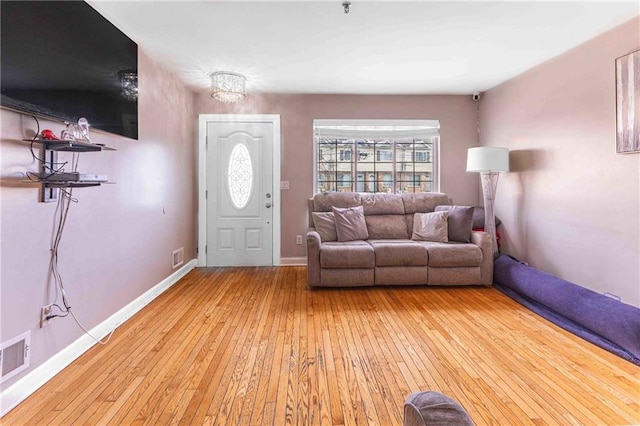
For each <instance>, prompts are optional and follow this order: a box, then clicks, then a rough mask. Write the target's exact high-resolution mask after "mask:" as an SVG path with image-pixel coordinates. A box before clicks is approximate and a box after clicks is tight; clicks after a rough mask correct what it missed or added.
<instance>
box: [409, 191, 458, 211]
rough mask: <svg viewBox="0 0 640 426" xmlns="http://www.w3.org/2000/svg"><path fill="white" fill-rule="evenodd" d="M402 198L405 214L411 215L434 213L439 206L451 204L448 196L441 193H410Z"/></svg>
mask: <svg viewBox="0 0 640 426" xmlns="http://www.w3.org/2000/svg"><path fill="white" fill-rule="evenodd" d="M400 196H401V197H402V203H403V204H404V212H405V213H410V214H414V213H428V212H432V211H434V210H435V208H436V206H438V205H441V204H449V198H448V197H447V194H443V193H441V192H416V193H412V192H408V193H405V194H400Z"/></svg>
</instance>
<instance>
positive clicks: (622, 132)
mask: <svg viewBox="0 0 640 426" xmlns="http://www.w3.org/2000/svg"><path fill="white" fill-rule="evenodd" d="M616 152H617V153H618V154H627V153H634V152H635V153H638V152H640V49H639V50H635V51H633V52H631V53H628V54H626V55H624V56H621V57H619V58H616Z"/></svg>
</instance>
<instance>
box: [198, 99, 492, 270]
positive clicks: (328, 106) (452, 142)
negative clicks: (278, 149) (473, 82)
mask: <svg viewBox="0 0 640 426" xmlns="http://www.w3.org/2000/svg"><path fill="white" fill-rule="evenodd" d="M195 110H196V113H197V114H280V120H281V135H282V167H281V179H282V180H284V181H289V182H290V190H289V191H282V233H281V238H282V257H284V258H287V257H301V256H305V249H304V246H300V245H296V244H295V236H296V235H304V233H305V231H306V229H307V204H306V200H307V198H309V197H310V196H312V195H313V120H314V119H321V118H325V119H340V118H342V119H438V120H440V126H441V129H440V166H441V167H440V182H441V191H442V192H446V193H447V194H449V196H450V197H451V198H453V201H454V202H456V203H460V204H469V205H476V204H477V203H478V201H479V199H478V191H477V188H478V176H477V174H474V173H467V172H465V167H466V156H467V148H469V147H471V146H475V145H477V143H478V136H477V131H476V129H477V126H476V124H477V104H476V103H474V102H473V101H472V100H471V96H417V95H416V96H364V95H282V94H262V95H261V94H249V96H247V99H246V100H245V101H244V102H242V103H240V104H235V105H231V106H229V105H225V104H222V103H220V102H218V101H215V100H214V99H212V98H211V97H210V96H209V94H208V93H200V94H198V95H196V107H195Z"/></svg>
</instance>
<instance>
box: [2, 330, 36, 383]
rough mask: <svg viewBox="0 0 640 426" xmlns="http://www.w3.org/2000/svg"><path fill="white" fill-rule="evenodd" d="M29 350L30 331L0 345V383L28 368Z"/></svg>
mask: <svg viewBox="0 0 640 426" xmlns="http://www.w3.org/2000/svg"><path fill="white" fill-rule="evenodd" d="M30 349H31V331H27V332H26V333H23V334H21V335H19V336H17V337H14V338H13V339H10V340H7V341H6V342H3V343H1V344H0V364H1V365H2V378H1V379H0V383H2V382H4V381H5V380H7V379H9V378H11V377H13V376H15V375H16V374H18V373H20V372H21V371H23V370H25V369H27V368H28V367H29V353H30Z"/></svg>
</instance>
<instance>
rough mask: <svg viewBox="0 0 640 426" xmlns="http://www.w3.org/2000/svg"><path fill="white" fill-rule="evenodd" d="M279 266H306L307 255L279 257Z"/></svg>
mask: <svg viewBox="0 0 640 426" xmlns="http://www.w3.org/2000/svg"><path fill="white" fill-rule="evenodd" d="M280 266H307V257H306V256H303V257H281V258H280Z"/></svg>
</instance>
